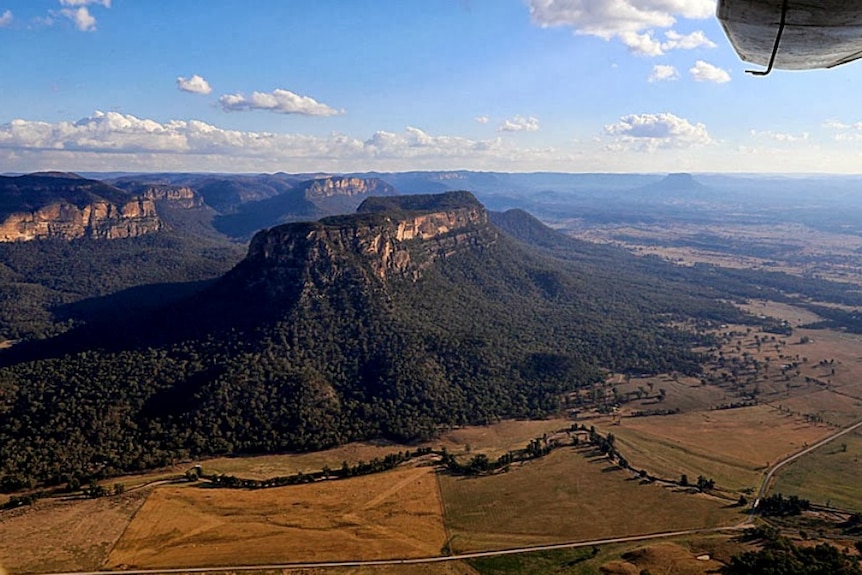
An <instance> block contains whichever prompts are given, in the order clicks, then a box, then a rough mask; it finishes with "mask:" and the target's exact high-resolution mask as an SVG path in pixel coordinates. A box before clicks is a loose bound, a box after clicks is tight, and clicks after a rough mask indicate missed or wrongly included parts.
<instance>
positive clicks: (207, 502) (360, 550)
mask: <svg viewBox="0 0 862 575" xmlns="http://www.w3.org/2000/svg"><path fill="white" fill-rule="evenodd" d="M445 541H446V534H445V529H444V526H443V517H442V507H441V503H440V495H439V491H438V489H437V482H436V480H435V476H434V471H433V470H432V469H430V468H425V467H413V468H404V469H398V470H394V471H391V472H387V473H382V474H377V475H370V476H365V477H358V478H354V479H350V480H345V481H325V482H319V483H314V484H307V485H298V486H290V487H282V488H274V489H265V490H258V491H248V490H226V489H213V488H205V487H198V486H195V485H188V486H180V487H174V486H165V487H161V488H159V489H157V490H155V491H154V492H153V494H152V495H151V496H150V497H149V499H148V500H147V502H146V503H145V504H144V506H143V507H142V508H141V510H140V511H139V512H138V513H137V515H136V516H135V518H134V520H133V521H132V522H131V524H130V525H129V527H128V529H127V530H126V532H125V533H124V535H123V537H122V538H121V539H120V541H119V542H118V543H117V545H116V546H115V547H114V549H113V551H112V552H111V554H110V557H109V559H108V562H107V564H106V565H107V566H109V567H112V568H126V567H129V568H131V567H139V568H159V567H186V566H187V567H193V566H207V565H242V564H247V563H251V564H260V563H285V562H295V561H337V560H351V559H357V558H362V559H377V558H391V557H419V556H427V555H437V554H439V553H440V549H441V548H442V546H443V544H444V543H445Z"/></svg>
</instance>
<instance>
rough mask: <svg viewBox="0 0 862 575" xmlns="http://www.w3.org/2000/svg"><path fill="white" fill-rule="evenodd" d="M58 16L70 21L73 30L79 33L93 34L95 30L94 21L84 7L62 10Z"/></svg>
mask: <svg viewBox="0 0 862 575" xmlns="http://www.w3.org/2000/svg"><path fill="white" fill-rule="evenodd" d="M60 14H62V15H63V16H65V17H66V18H68V19H69V20H71V21H72V22H73V23H74V24H75V28H77V29H78V30H80V31H81V32H93V31H95V29H96V19H95V18H93V16H92V14H90V11H89V10H88V9H87V7H86V6H81V7H79V8H64V9H62V10H60Z"/></svg>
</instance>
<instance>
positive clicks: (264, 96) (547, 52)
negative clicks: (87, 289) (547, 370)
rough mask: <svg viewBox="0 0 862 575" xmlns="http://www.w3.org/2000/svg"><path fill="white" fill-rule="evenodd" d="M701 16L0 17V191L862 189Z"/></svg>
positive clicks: (151, 1)
mask: <svg viewBox="0 0 862 575" xmlns="http://www.w3.org/2000/svg"><path fill="white" fill-rule="evenodd" d="M714 11H715V2H714V1H713V0H392V1H389V0H304V1H300V0H254V1H252V2H248V1H246V2H240V1H237V0H233V1H227V0H171V1H169V0H0V54H2V58H0V172H12V171H34V170H47V169H56V170H79V171H95V170H105V171H114V170H135V171H141V170H146V171H179V170H189V171H223V172H228V171H230V172H273V171H288V172H300V171H366V170H411V169H423V170H436V169H474V170H505V171H543V170H553V171H566V172H668V171H680V170H687V171H695V172H773V173H777V172H843V173H858V172H860V171H862V169H860V168H859V167H858V166H860V165H862V162H860V160H862V106H860V101H862V98H860V94H862V64H850V65H847V66H844V67H840V68H837V69H834V70H830V71H810V72H781V71H778V72H775V73H774V74H773V75H772V76H770V77H768V78H765V79H764V78H754V77H751V76H748V75H746V74H745V73H744V70H745V69H746V67H747V66H746V65H745V64H744V63H742V62H740V61H739V59H738V57H737V56H736V54H735V53H734V51H733V49H732V48H731V47H730V45H729V43H728V41H727V40H726V38H725V36H724V34H723V32H722V30H721V27H720V26H719V24H718V23H717V21H716V20H715V17H714Z"/></svg>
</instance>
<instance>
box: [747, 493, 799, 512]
mask: <svg viewBox="0 0 862 575" xmlns="http://www.w3.org/2000/svg"><path fill="white" fill-rule="evenodd" d="M810 507H811V502H810V501H808V500H807V499H802V498H800V497H797V496H796V495H791V496H790V497H784V495H782V494H781V493H776V494H775V495H770V496H769V497H764V498H763V499H761V500H760V503H759V504H758V505H757V512H758V513H759V514H760V515H764V516H766V517H772V516H785V515H799V514H801V513H802V512H803V511H805V510H807V509H809V508H810Z"/></svg>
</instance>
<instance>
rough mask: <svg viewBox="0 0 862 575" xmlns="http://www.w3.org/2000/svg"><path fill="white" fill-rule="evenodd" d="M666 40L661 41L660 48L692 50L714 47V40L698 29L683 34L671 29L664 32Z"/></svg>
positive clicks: (666, 49)
mask: <svg viewBox="0 0 862 575" xmlns="http://www.w3.org/2000/svg"><path fill="white" fill-rule="evenodd" d="M664 36H665V38H666V40H665V41H664V42H662V45H661V47H662V50H664V51H665V52H667V51H669V50H694V49H695V48H715V42H713V41H712V40H710V39H709V38H707V37H706V34H704V33H703V31H701V30H698V31H697V32H692V33H691V34H686V35H685V36H683V35H682V34H680V33H678V32H674V31H673V30H668V31H667V32H665V33H664Z"/></svg>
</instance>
